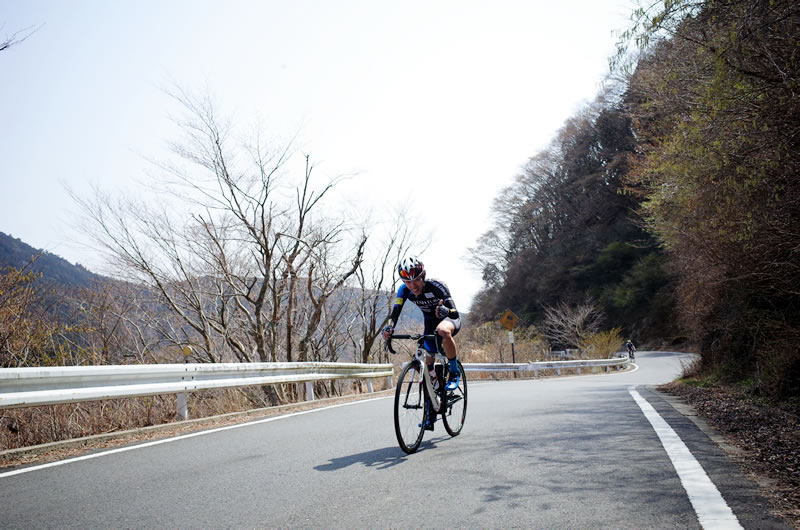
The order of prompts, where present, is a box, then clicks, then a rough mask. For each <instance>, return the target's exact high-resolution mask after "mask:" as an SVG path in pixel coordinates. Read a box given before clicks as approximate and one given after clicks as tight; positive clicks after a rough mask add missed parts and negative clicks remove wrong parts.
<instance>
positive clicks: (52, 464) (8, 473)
mask: <svg viewBox="0 0 800 530" xmlns="http://www.w3.org/2000/svg"><path fill="white" fill-rule="evenodd" d="M392 397H394V396H392ZM378 399H386V396H381V397H377V398H371V399H362V400H359V401H352V402H350V403H340V404H338V405H330V406H328V407H322V408H319V409H311V410H304V411H301V412H292V413H290V414H284V415H282V416H272V417H269V418H264V419H261V420H255V421H250V422H247V423H238V424H236V425H226V426H225V427H218V428H216V429H210V430H207V431H199V432H193V433H190V434H183V435H181V436H175V437H174V438H165V439H163V440H154V441H152V442H145V443H143V444H138V445H131V446H128V447H120V448H118V449H111V450H109V451H103V452H102V453H92V454H90V455H84V456H76V457H75V458H69V459H67V460H59V461H58V462H49V463H47V464H41V465H38V466H30V467H24V468H22V469H15V470H14V471H6V472H5V473H0V478H5V477H11V476H14V475H21V474H22V473H30V472H31V471H38V470H40V469H45V468H48V467H55V466H62V465H64V464H70V463H72V462H80V461H81V460H91V459H92V458H100V457H101V456H107V455H113V454H116V453H124V452H126V451H133V450H135V449H144V448H145V447H152V446H154V445H161V444H166V443H170V442H177V441H178V440H185V439H187V438H194V437H195V436H205V435H206V434H212V433H215V432H221V431H228V430H231V429H238V428H240V427H249V426H251V425H258V424H259V423H268V422H270V421H277V420H284V419H286V418H292V417H294V416H302V415H303V414H310V413H312V412H319V411H321V410H328V409H335V408H337V407H346V406H348V405H355V404H356V403H366V402H368V401H376V400H378Z"/></svg>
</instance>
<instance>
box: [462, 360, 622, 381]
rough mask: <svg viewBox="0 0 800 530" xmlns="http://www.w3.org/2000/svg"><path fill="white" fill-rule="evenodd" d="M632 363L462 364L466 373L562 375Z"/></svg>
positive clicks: (620, 361) (591, 361)
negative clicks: (571, 370)
mask: <svg viewBox="0 0 800 530" xmlns="http://www.w3.org/2000/svg"><path fill="white" fill-rule="evenodd" d="M629 363H630V360H629V359H628V358H627V357H612V358H611V359H581V360H577V361H536V362H530V363H502V364H497V363H462V365H463V366H464V371H465V372H519V373H520V374H522V372H533V373H534V376H538V375H539V370H555V371H556V373H557V374H558V375H561V370H562V369H566V368H574V369H577V370H578V373H579V374H580V373H581V369H582V368H591V369H592V370H594V371H595V372H596V371H597V369H598V368H605V370H606V371H608V369H609V368H610V367H612V366H625V365H627V364H629Z"/></svg>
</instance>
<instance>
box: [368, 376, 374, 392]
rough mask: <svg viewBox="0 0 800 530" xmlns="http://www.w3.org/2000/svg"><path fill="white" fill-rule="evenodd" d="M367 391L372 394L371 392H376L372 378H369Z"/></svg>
mask: <svg viewBox="0 0 800 530" xmlns="http://www.w3.org/2000/svg"><path fill="white" fill-rule="evenodd" d="M367 391H368V392H369V393H370V394H371V393H373V392H375V391H374V390H373V389H372V379H367Z"/></svg>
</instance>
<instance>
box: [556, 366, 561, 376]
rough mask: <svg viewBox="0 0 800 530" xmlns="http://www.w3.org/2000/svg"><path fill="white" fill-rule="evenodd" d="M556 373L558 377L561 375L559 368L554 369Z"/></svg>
mask: <svg viewBox="0 0 800 530" xmlns="http://www.w3.org/2000/svg"><path fill="white" fill-rule="evenodd" d="M556 373H557V374H558V375H561V368H560V367H559V368H556Z"/></svg>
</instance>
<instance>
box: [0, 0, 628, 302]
mask: <svg viewBox="0 0 800 530" xmlns="http://www.w3.org/2000/svg"><path fill="white" fill-rule="evenodd" d="M632 9H633V5H632V3H631V1H630V0H561V1H558V2H554V1H550V0H547V1H545V0H541V1H538V0H524V1H510V0H493V1H488V0H487V1H469V0H459V1H431V0H428V1H413V0H412V1H405V2H389V1H381V0H374V1H353V0H291V1H290V0H285V1H284V0H281V1H279V0H261V1H242V0H225V1H221V0H220V1H205V0H189V1H177V0H137V1H133V0H129V1H125V0H113V1H108V0H102V1H86V0H71V1H65V0H57V1H41V0H0V39H2V40H5V39H4V38H5V37H9V36H11V35H12V34H13V33H15V32H17V31H20V30H24V29H25V28H37V27H38V28H39V29H38V30H37V31H36V32H35V33H33V34H32V35H31V36H30V37H29V38H28V39H27V40H25V41H24V42H22V43H20V44H19V45H18V46H15V47H13V48H11V49H9V50H6V51H4V52H0V124H1V126H0V135H2V136H1V137H0V231H2V232H5V233H8V234H11V235H13V236H15V237H17V238H20V239H22V240H23V241H25V242H26V243H28V244H30V245H32V246H34V247H36V248H44V249H46V250H48V251H50V252H52V253H55V254H58V255H60V256H62V257H64V258H65V259H67V260H69V261H71V262H73V263H74V262H80V263H82V264H83V265H85V266H87V267H88V268H90V269H92V270H95V271H98V272H103V270H102V267H103V265H102V262H101V261H100V259H99V258H98V257H97V255H96V254H93V253H92V252H91V250H89V249H88V248H86V247H83V246H82V245H81V244H80V242H81V239H82V237H83V236H82V235H81V234H80V233H79V232H78V231H77V229H76V228H77V227H76V225H77V223H76V219H75V215H74V212H75V209H76V208H75V206H74V204H73V203H72V202H71V200H70V199H69V197H68V195H67V192H66V187H67V186H69V187H72V188H73V189H74V190H75V191H76V192H78V193H79V194H85V193H88V191H89V187H90V185H91V184H92V183H99V184H100V185H101V186H102V187H103V188H104V189H107V190H109V191H112V192H119V193H128V192H134V190H135V189H136V187H137V186H140V184H139V183H140V182H142V181H145V182H146V179H147V175H148V174H150V173H152V172H153V166H152V165H151V164H150V163H148V162H147V161H146V159H148V158H150V159H152V158H159V157H161V156H162V155H163V154H164V152H165V148H166V145H167V143H168V142H170V141H172V140H175V139H176V138H175V129H174V125H173V123H172V122H171V121H170V115H171V114H173V115H174V112H175V102H174V101H173V100H171V99H170V98H169V97H168V96H167V95H166V94H165V93H164V90H165V89H169V88H171V87H174V86H180V87H183V88H184V89H186V90H189V91H192V92H195V93H199V94H205V93H208V94H210V95H211V96H212V97H213V98H214V100H215V101H216V102H217V104H218V105H219V107H220V110H221V112H222V113H223V114H224V115H225V116H226V117H229V118H231V119H232V120H233V122H234V123H235V124H236V125H237V126H242V127H245V128H246V127H252V126H253V125H255V124H256V123H257V124H259V125H260V126H261V128H262V129H264V131H265V132H266V133H268V134H269V135H271V136H273V137H275V138H276V139H278V138H279V139H288V138H291V137H294V136H296V137H297V139H296V145H297V146H298V147H299V148H300V150H301V152H302V153H307V154H309V155H310V156H311V159H312V160H316V161H317V162H318V164H319V165H318V171H319V172H320V174H321V175H329V176H334V175H340V174H352V175H353V176H352V177H351V178H349V180H347V181H346V182H345V183H344V184H342V185H341V186H340V189H338V190H337V193H338V194H339V197H340V200H342V203H344V201H346V200H351V201H357V204H358V207H359V209H363V210H366V209H369V208H372V209H374V211H376V212H378V215H380V213H381V212H384V213H385V212H391V211H392V209H393V206H394V205H398V204H408V203H410V204H411V205H412V215H414V216H415V217H416V218H417V220H418V221H419V223H420V224H421V226H422V227H423V229H424V231H425V232H429V233H430V234H431V237H432V241H433V245H432V246H431V248H430V249H428V251H427V252H425V254H423V255H421V256H420V257H421V259H422V260H423V261H424V262H425V263H426V265H427V268H428V270H429V273H430V274H431V275H432V276H434V277H437V278H440V279H442V280H444V281H445V283H447V284H448V285H449V287H450V289H451V291H452V292H453V295H454V298H455V300H456V303H457V304H458V305H459V306H460V307H461V308H467V307H468V306H469V305H470V303H471V300H472V297H473V296H474V295H475V293H476V292H477V291H478V289H480V287H481V282H480V274H479V273H478V272H477V271H474V270H472V269H471V268H470V266H469V265H468V263H467V262H466V261H465V259H464V256H465V254H466V251H467V249H468V248H470V247H471V246H474V244H475V242H476V240H477V238H478V237H479V236H480V235H481V234H482V233H483V232H485V231H486V230H487V229H488V228H489V227H490V217H489V213H490V207H491V202H492V199H493V198H494V197H495V196H496V195H497V193H498V191H499V190H500V189H502V188H503V187H504V186H507V185H508V184H510V183H511V182H512V179H513V177H514V176H515V175H516V174H518V173H519V170H520V168H521V167H522V166H523V165H524V164H525V162H526V161H527V159H528V158H530V157H531V156H533V155H535V154H536V153H537V152H538V151H540V150H541V149H542V148H544V147H545V146H546V145H547V143H548V142H549V141H550V140H551V139H552V138H553V136H554V133H555V131H556V130H557V129H558V128H559V127H560V126H561V125H562V124H563V122H564V120H566V119H567V118H569V117H570V116H571V115H572V114H573V113H574V112H575V111H576V110H577V109H578V108H580V106H581V105H583V104H585V103H586V102H588V101H589V100H592V99H593V98H594V97H595V95H596V94H597V92H598V90H599V84H600V82H601V81H602V79H603V77H604V75H605V74H606V73H607V70H608V62H607V60H608V57H609V56H610V55H611V54H612V53H613V51H614V43H615V38H614V36H613V35H612V31H613V30H619V29H624V28H625V27H626V23H627V20H628V17H629V14H630V12H631V11H632ZM434 212H442V214H444V215H438V214H434ZM444 220H449V221H448V222H444ZM390 226H391V223H387V224H384V225H381V227H382V228H381V230H389V229H390Z"/></svg>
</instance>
